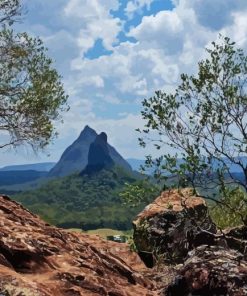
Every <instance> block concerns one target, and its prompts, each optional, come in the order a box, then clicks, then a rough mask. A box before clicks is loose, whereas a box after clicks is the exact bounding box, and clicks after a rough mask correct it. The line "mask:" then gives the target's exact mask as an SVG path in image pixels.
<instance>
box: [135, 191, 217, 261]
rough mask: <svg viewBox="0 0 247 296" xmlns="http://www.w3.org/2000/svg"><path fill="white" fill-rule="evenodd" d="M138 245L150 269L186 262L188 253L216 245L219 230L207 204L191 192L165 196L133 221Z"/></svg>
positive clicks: (166, 194) (141, 255)
mask: <svg viewBox="0 0 247 296" xmlns="http://www.w3.org/2000/svg"><path fill="white" fill-rule="evenodd" d="M133 227H134V242H135V245H136V247H137V250H138V252H139V255H140V257H141V258H142V260H143V261H144V262H145V264H146V265H147V266H148V267H153V265H154V264H155V263H157V262H159V261H164V262H169V263H172V264H175V263H180V262H183V261H184V259H185V258H186V256H187V254H188V252H189V251H190V250H192V249H193V248H195V247H196V246H199V245H202V244H214V235H213V234H214V233H216V227H215V225H214V224H213V222H212V221H211V219H210V217H209V216H208V209H207V206H206V202H205V200H204V199H203V198H201V197H195V196H193V194H192V190H191V189H182V190H181V191H178V190H169V191H165V192H162V194H161V196H159V197H158V198H157V199H156V200H155V201H154V202H153V203H151V204H150V205H148V206H147V207H146V208H145V209H144V210H143V211H142V212H141V213H140V214H139V215H138V216H137V217H136V219H135V220H134V221H133Z"/></svg>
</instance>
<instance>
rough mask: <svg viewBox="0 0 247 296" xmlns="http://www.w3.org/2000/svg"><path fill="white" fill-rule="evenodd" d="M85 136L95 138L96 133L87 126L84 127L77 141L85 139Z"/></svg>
mask: <svg viewBox="0 0 247 296" xmlns="http://www.w3.org/2000/svg"><path fill="white" fill-rule="evenodd" d="M85 135H93V136H95V137H96V136H97V133H96V131H95V130H94V129H92V128H91V127H90V126H89V125H86V126H85V127H84V129H83V130H82V131H81V133H80V136H79V139H80V138H82V137H85Z"/></svg>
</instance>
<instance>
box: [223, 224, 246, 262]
mask: <svg viewBox="0 0 247 296" xmlns="http://www.w3.org/2000/svg"><path fill="white" fill-rule="evenodd" d="M223 234H224V237H223V239H224V240H225V241H226V243H227V246H228V247H229V248H231V249H234V250H237V251H239V252H241V253H242V254H243V255H244V257H245V259H247V226H246V225H245V226H238V227H233V228H229V229H225V230H224V231H223Z"/></svg>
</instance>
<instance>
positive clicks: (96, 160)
mask: <svg viewBox="0 0 247 296" xmlns="http://www.w3.org/2000/svg"><path fill="white" fill-rule="evenodd" d="M113 166H114V161H113V160H112V158H111V156H110V152H109V149H108V146H107V135H106V133H101V134H100V135H98V136H97V137H96V139H95V141H94V142H93V143H92V144H91V145H90V148H89V152H88V164H87V166H86V168H85V169H84V170H83V171H82V172H81V175H84V174H89V175H90V174H94V173H97V172H99V171H101V170H103V169H110V168H111V167H113Z"/></svg>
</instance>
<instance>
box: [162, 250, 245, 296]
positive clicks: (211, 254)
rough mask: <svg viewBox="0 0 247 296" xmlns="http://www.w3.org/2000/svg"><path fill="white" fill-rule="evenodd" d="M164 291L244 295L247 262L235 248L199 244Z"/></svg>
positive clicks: (172, 295) (179, 295)
mask: <svg viewBox="0 0 247 296" xmlns="http://www.w3.org/2000/svg"><path fill="white" fill-rule="evenodd" d="M161 295H165V296H191V295H205V296H206V295H215V296H216V295H218V296H226V295H227V296H245V295H247V262H246V261H245V260H243V255H242V254H241V253H238V252H237V251H235V250H231V249H225V248H221V247H219V246H211V247H208V246H205V245H204V246H200V247H198V248H196V249H195V250H193V251H191V253H190V257H189V259H188V260H187V261H186V262H185V264H184V266H183V267H182V269H181V270H180V271H179V272H178V274H177V276H176V277H175V280H174V281H173V282H172V283H171V284H170V285H169V286H168V287H167V288H166V289H164V291H163V293H161Z"/></svg>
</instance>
